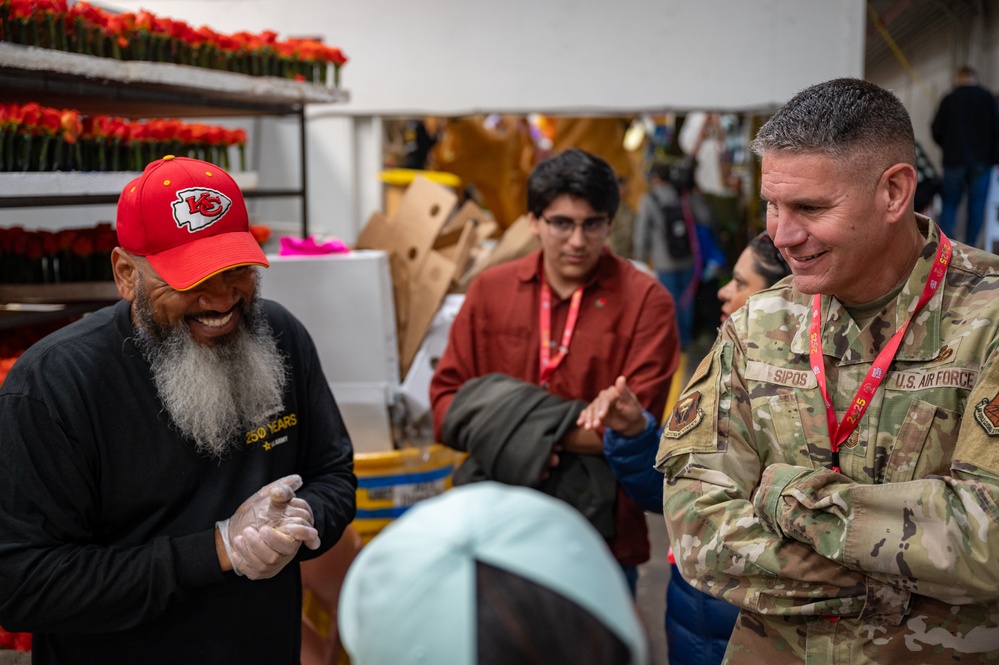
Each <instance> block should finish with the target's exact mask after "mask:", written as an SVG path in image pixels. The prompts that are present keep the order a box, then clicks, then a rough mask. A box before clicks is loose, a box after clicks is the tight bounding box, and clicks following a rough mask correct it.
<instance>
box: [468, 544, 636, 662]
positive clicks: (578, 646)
mask: <svg viewBox="0 0 999 665" xmlns="http://www.w3.org/2000/svg"><path fill="white" fill-rule="evenodd" d="M475 582H476V587H477V594H476V595H477V598H476V606H475V611H476V614H477V615H478V622H479V629H478V634H477V640H478V648H477V656H478V660H477V665H517V664H518V663H523V664H524V665H528V664H532V665H533V664H537V665H551V664H552V663H566V664H567V665H570V664H571V665H577V664H587V665H617V664H618V663H627V662H629V661H630V657H629V653H628V646H627V645H626V644H625V643H624V641H623V640H621V639H620V638H619V637H617V636H616V635H615V634H614V633H613V631H611V630H610V628H608V627H607V626H605V625H604V624H603V623H601V622H600V620H599V619H597V617H595V616H594V615H593V614H591V613H590V612H587V611H586V610H585V609H583V608H582V607H580V606H579V605H577V604H576V603H574V602H572V601H571V600H569V599H568V598H566V597H565V596H563V595H561V594H559V593H556V592H554V591H552V590H551V589H549V588H548V587H546V586H544V585H542V584H537V583H535V582H532V581H531V580H529V579H528V578H526V577H521V576H520V575H516V574H514V573H511V572H508V571H506V570H503V569H502V568H497V567H495V566H490V565H489V564H486V563H482V562H481V561H479V562H478V563H477V564H476V576H475Z"/></svg>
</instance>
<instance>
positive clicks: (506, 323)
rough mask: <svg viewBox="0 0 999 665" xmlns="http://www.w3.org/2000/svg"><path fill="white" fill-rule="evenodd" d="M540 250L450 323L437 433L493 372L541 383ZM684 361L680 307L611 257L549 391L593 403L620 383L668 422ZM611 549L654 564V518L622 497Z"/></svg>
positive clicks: (606, 254) (556, 319)
mask: <svg viewBox="0 0 999 665" xmlns="http://www.w3.org/2000/svg"><path fill="white" fill-rule="evenodd" d="M543 274H544V273H543V267H542V256H541V251H540V250H539V251H536V252H533V253H531V254H529V255H528V256H526V257H524V258H522V259H519V260H516V261H511V262H509V263H505V264H502V265H499V266H496V267H495V268H492V269H490V270H487V271H485V272H483V273H482V274H481V275H479V276H478V277H477V278H476V279H475V281H474V282H472V285H471V286H470V288H469V290H468V293H467V295H466V296H465V302H464V304H463V305H462V308H461V311H460V312H459V313H458V315H457V317H455V320H454V323H452V325H451V331H450V334H449V338H448V345H447V349H446V350H445V352H444V355H443V356H442V357H441V359H440V362H439V363H438V365H437V369H436V371H435V373H434V377H433V380H432V381H431V384H430V401H431V405H432V407H433V417H434V430H435V433H436V435H437V440H438V441H440V440H441V426H442V424H443V422H444V416H445V414H446V413H447V410H448V408H449V407H450V406H451V400H452V399H454V395H455V393H456V392H457V391H458V389H459V388H461V386H462V384H464V383H465V381H467V380H469V379H473V378H476V377H479V376H483V375H485V374H489V373H492V372H501V373H503V374H507V375H509V376H513V377H516V378H518V379H521V380H523V381H528V382H530V383H535V384H537V383H538V381H539V375H540V369H539V348H540V340H541V330H540V317H539V307H540V297H541V296H540V293H541V280H542V279H543ZM552 298H553V301H552V316H551V324H552V329H551V338H552V339H553V340H556V343H557V342H558V340H561V338H562V331H563V329H564V327H565V322H566V318H567V314H568V310H569V299H568V298H566V299H561V300H560V299H559V298H558V296H557V295H556V294H554V293H553V294H552ZM679 357H680V346H679V336H678V334H677V328H676V317H675V314H674V308H673V300H672V298H671V297H670V295H669V293H668V292H667V291H666V289H665V288H664V287H663V286H662V285H661V284H659V282H658V281H656V279H655V278H653V277H651V276H649V275H647V274H645V273H643V272H642V271H640V270H638V269H637V268H635V267H634V266H633V265H631V263H630V262H628V261H627V260H625V259H622V258H619V257H618V256H616V255H614V254H613V253H612V252H610V251H609V250H607V249H604V250H603V254H602V255H601V257H600V261H599V263H598V264H597V269H596V271H595V273H594V276H593V277H592V278H591V280H590V281H589V282H588V283H587V284H586V286H585V288H584V291H583V299H582V303H581V306H580V311H579V318H578V320H577V322H576V329H575V332H574V333H573V336H572V340H571V342H570V344H569V353H568V355H567V356H566V357H565V358H564V359H563V360H562V362H561V364H559V366H558V368H557V369H556V370H555V373H554V374H553V375H552V377H551V382H550V385H549V386H548V390H549V392H551V393H552V394H555V395H560V396H562V397H565V398H567V399H580V400H584V401H587V402H589V401H591V400H593V399H594V398H595V397H596V396H597V394H598V393H599V392H600V391H601V390H603V389H604V388H607V387H608V386H610V385H611V384H613V383H614V380H615V379H617V377H618V376H621V375H624V376H625V377H627V379H628V386H629V387H630V388H631V389H632V390H633V391H634V392H635V394H636V395H637V396H638V399H639V401H641V403H642V405H643V406H644V407H645V408H646V409H648V410H649V411H650V412H652V413H653V414H654V415H655V417H656V418H661V417H662V415H663V411H664V409H665V407H666V398H667V396H668V394H669V388H670V381H671V379H672V376H673V372H674V371H675V370H676V367H677V363H678V362H679ZM615 530H616V535H615V537H614V538H613V539H612V540H611V543H610V544H611V549H612V550H613V551H614V554H615V556H616V557H617V559H618V561H620V562H621V563H622V565H637V564H638V563H642V562H644V561H647V560H648V558H649V544H648V533H647V530H646V526H645V517H644V514H643V513H642V510H641V508H639V507H638V506H637V505H636V504H635V503H634V502H632V501H631V499H629V498H628V497H627V496H626V495H625V494H624V492H623V491H621V490H620V488H619V490H618V509H617V513H616V522H615Z"/></svg>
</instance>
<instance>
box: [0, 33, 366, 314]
mask: <svg viewBox="0 0 999 665" xmlns="http://www.w3.org/2000/svg"><path fill="white" fill-rule="evenodd" d="M348 99H349V93H348V92H347V91H346V90H343V89H341V88H334V87H328V86H324V85H318V84H312V83H303V82H299V81H292V80H288V79H279V78H275V77H260V76H249V75H245V74H236V73H231V72H222V71H215V70H210V69H204V68H199V67H191V66H185V65H176V64H172V63H155V62H138V61H119V60H114V59H110V58H99V57H94V56H87V55H80V54H76V53H66V52H62V51H55V50H51V49H42V48H35V47H27V46H21V45H18V44H10V43H6V42H0V102H2V103H25V102H29V101H33V102H37V103H39V104H42V105H44V106H52V107H56V108H74V109H77V110H79V111H80V112H81V113H83V114H97V113H103V114H109V115H114V116H119V117H127V118H154V117H171V118H182V117H199V118H204V117H235V116H293V117H294V118H296V119H297V121H298V129H299V131H298V136H299V157H300V168H301V181H300V183H299V185H298V187H292V188H284V189H282V188H271V189H268V188H267V187H266V186H262V184H261V183H260V182H259V178H258V177H257V174H256V173H252V172H251V173H238V172H237V173H233V177H234V178H235V179H236V181H237V183H239V184H240V187H241V188H242V189H243V194H244V196H245V197H246V198H247V199H253V198H268V197H297V198H299V199H300V200H301V211H302V219H301V234H302V237H305V236H307V235H308V231H309V217H308V191H307V182H308V178H307V159H306V123H305V107H306V105H308V104H329V103H340V102H345V101H347V100H348ZM136 175H137V174H136V173H132V172H116V173H84V172H59V173H0V208H44V207H54V206H87V205H98V204H114V203H116V202H117V201H118V196H119V194H120V192H121V189H122V187H123V186H124V184H125V183H127V182H128V181H129V180H131V179H132V178H133V177H135V176H136ZM39 286H40V287H44V288H42V289H38V290H37V293H35V291H34V290H32V289H31V288H27V289H26V288H25V287H23V286H20V285H17V286H15V285H7V286H4V285H0V329H3V328H9V327H12V326H16V325H22V324H24V323H25V322H26V320H31V319H33V318H35V317H37V316H38V315H39V314H40V313H38V312H35V311H33V308H31V307H29V308H27V310H25V309H21V310H19V311H15V309H16V308H15V309H11V308H10V305H11V304H12V303H29V304H35V303H39V302H50V303H53V302H60V294H61V293H63V292H64V291H65V293H66V296H67V297H66V298H65V299H64V302H66V303H67V306H72V307H79V306H81V305H80V303H83V302H88V300H87V297H88V296H87V293H88V288H87V286H86V285H80V284H66V285H39ZM53 286H55V287H58V286H65V287H66V288H67V289H69V288H70V287H72V290H71V291H69V290H66V289H59V288H55V289H53V288H52V287H53ZM93 293H94V301H93V302H98V301H102V302H106V298H108V297H116V296H114V295H113V292H112V291H109V289H108V285H106V284H99V285H95V286H94V289H93ZM14 298H16V299H17V300H14ZM71 303H75V304H71ZM5 306H6V308H5Z"/></svg>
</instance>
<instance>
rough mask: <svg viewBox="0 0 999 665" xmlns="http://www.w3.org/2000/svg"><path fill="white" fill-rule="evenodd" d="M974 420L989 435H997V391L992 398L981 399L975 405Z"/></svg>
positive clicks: (998, 421)
mask: <svg viewBox="0 0 999 665" xmlns="http://www.w3.org/2000/svg"><path fill="white" fill-rule="evenodd" d="M975 420H977V421H978V424H979V425H981V426H982V429H983V430H985V433H986V434H988V435H989V436H999V393H996V395H995V397H993V398H992V399H983V400H982V401H981V402H979V403H978V405H977V406H976V407H975Z"/></svg>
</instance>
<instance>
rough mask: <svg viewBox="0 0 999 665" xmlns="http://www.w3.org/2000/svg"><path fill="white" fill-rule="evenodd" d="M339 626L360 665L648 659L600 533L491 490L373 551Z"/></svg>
mask: <svg viewBox="0 0 999 665" xmlns="http://www.w3.org/2000/svg"><path fill="white" fill-rule="evenodd" d="M338 622H339V628H340V636H341V639H342V640H343V644H344V646H345V648H346V650H347V653H348V654H349V655H350V662H351V663H353V664H354V665H377V664H383V665H384V664H389V663H391V664H393V665H405V664H415V663H427V664H430V663H433V664H434V665H492V664H493V663H496V664H497V665H498V664H500V663H505V664H508V663H518V662H543V663H546V664H547V665H560V664H562V663H565V664H566V665H569V664H572V665H578V664H580V663H584V664H590V665H619V664H621V665H623V664H624V663H628V664H630V665H645V663H646V662H647V659H648V647H647V643H646V636H645V631H644V628H643V627H642V623H641V620H640V618H639V616H638V614H637V612H636V610H635V606H634V603H633V601H632V598H631V593H630V591H629V590H628V586H627V582H626V581H625V577H624V574H623V572H622V570H621V567H620V566H619V565H618V564H617V562H616V561H615V559H614V557H613V556H612V555H611V552H610V549H609V548H608V547H607V544H606V543H605V541H604V539H603V538H602V537H601V536H600V534H599V533H598V532H597V531H596V529H594V527H593V526H591V525H590V523H589V522H587V521H586V519H585V518H584V517H583V516H582V515H581V514H580V513H579V512H578V511H577V510H575V509H573V508H572V507H570V506H569V505H568V504H566V503H564V502H562V501H560V500H558V499H554V498H552V497H550V496H547V495H545V494H543V493H541V492H539V491H537V490H533V489H528V488H524V487H516V486H510V485H504V484H502V483H495V482H488V481H487V482H481V483H474V484H471V485H466V486H462V487H458V488H455V489H453V490H450V491H448V492H446V493H445V494H443V495H441V496H439V497H435V498H433V499H428V500H426V501H423V502H421V503H419V504H417V505H416V506H414V507H413V508H411V509H410V510H409V511H407V512H406V514H405V515H403V516H402V517H401V518H399V519H398V520H397V521H395V522H394V523H392V524H390V525H389V526H388V527H386V528H385V530H384V531H382V532H381V533H380V534H379V535H378V536H377V537H376V538H375V539H374V540H372V541H371V542H370V543H369V544H368V545H367V546H365V547H364V549H363V550H361V553H360V554H359V555H358V557H357V559H356V560H355V561H354V563H353V564H352V565H351V567H350V569H349V570H348V572H347V577H346V579H345V580H344V584H343V588H342V590H341V593H340V603H339V609H338ZM527 654H532V655H531V657H530V658H529V657H528V656H527Z"/></svg>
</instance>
